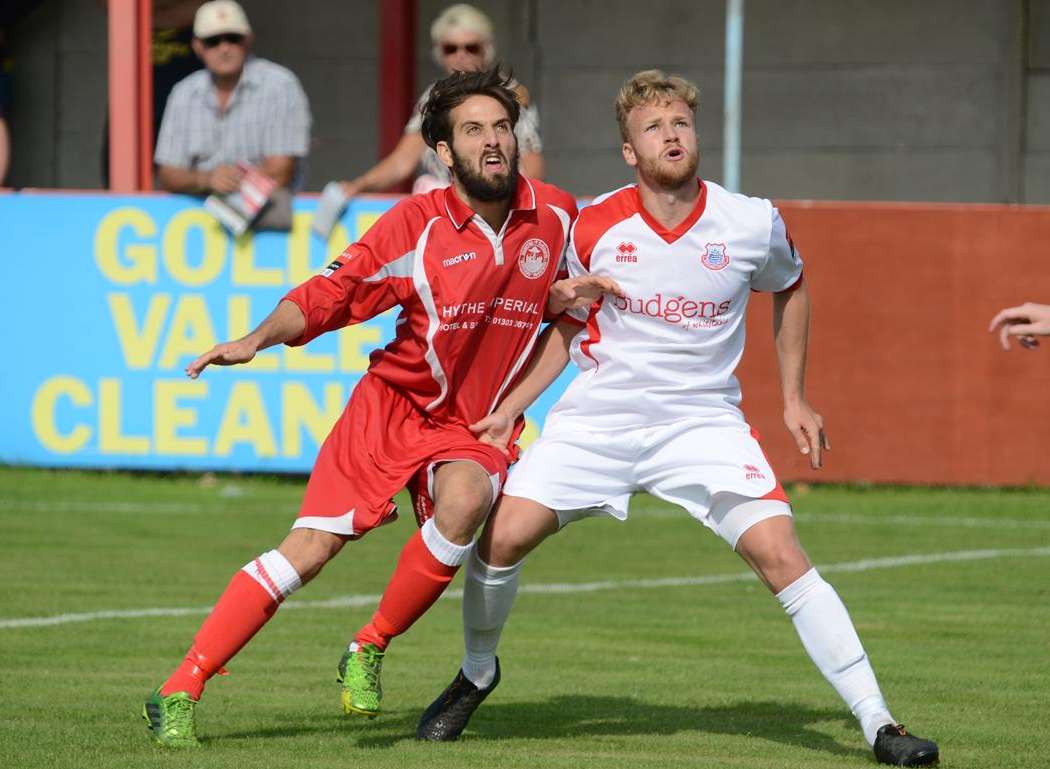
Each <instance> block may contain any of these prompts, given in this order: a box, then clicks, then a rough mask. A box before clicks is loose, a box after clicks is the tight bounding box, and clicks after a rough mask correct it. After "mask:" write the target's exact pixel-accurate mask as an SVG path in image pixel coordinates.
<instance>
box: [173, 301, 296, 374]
mask: <svg viewBox="0 0 1050 769" xmlns="http://www.w3.org/2000/svg"><path fill="white" fill-rule="evenodd" d="M305 330H306V318H305V317H304V316H303V311H302V310H301V309H299V305H297V304H296V303H295V302H291V301H289V300H287V299H282V300H281V301H280V302H278V304H277V307H275V308H274V311H273V312H271V313H270V314H269V315H268V316H267V317H266V320H264V321H263V322H262V323H260V324H259V326H258V327H257V328H256V329H255V330H254V331H252V332H251V333H250V334H248V335H247V336H244V337H241V338H240V339H236V340H234V341H232V342H223V343H222V344H217V345H215V346H214V347H212V348H211V349H210V350H208V352H206V353H204V354H203V355H201V356H200V357H199V358H197V359H196V360H195V361H193V363H191V364H190V365H188V366H187V367H186V374H187V375H188V376H189V377H190V378H191V379H196V378H197V377H199V376H200V375H201V372H202V371H204V369H205V368H207V367H208V366H209V365H212V364H214V365H216V366H234V365H236V364H238V363H248V362H249V361H250V360H251V359H252V358H254V357H255V354H256V353H257V352H259V351H260V350H265V349H266V348H267V347H273V345H275V344H281V343H282V342H288V341H290V340H292V339H298V338H299V337H300V336H302V334H303V331H305Z"/></svg>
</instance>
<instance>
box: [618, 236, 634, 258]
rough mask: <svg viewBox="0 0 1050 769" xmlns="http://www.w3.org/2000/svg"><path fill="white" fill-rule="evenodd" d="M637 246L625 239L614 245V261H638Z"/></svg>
mask: <svg viewBox="0 0 1050 769" xmlns="http://www.w3.org/2000/svg"><path fill="white" fill-rule="evenodd" d="M637 251H638V246H636V245H635V244H634V243H632V242H631V241H629V240H628V241H625V242H623V243H621V244H620V245H618V246H617V247H616V261H618V262H637V261H638V254H637V253H636V252H637Z"/></svg>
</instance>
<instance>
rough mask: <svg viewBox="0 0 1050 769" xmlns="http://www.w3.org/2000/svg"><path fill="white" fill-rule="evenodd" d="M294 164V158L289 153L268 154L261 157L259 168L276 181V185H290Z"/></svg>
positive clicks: (293, 176) (293, 175)
mask: <svg viewBox="0 0 1050 769" xmlns="http://www.w3.org/2000/svg"><path fill="white" fill-rule="evenodd" d="M295 164H296V159H295V158H294V157H292V156H291V155H270V156H268V157H265V158H263V162H262V165H260V166H259V170H260V171H262V172H263V173H264V174H266V175H267V176H269V177H270V178H271V179H273V180H274V181H275V182H277V186H278V187H291V186H292V180H293V179H295Z"/></svg>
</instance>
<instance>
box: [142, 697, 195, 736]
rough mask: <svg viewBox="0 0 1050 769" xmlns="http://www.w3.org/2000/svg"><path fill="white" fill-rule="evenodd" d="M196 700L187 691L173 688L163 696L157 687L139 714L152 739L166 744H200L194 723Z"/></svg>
mask: <svg viewBox="0 0 1050 769" xmlns="http://www.w3.org/2000/svg"><path fill="white" fill-rule="evenodd" d="M196 705H197V700H194V699H190V695H188V694H186V692H172V693H171V694H169V695H168V696H167V697H162V696H161V694H160V689H157V690H156V691H155V692H153V694H151V695H150V696H149V699H147V700H146V704H145V705H143V706H142V717H143V718H144V719H145V720H146V726H147V728H148V729H149V730H150V731H151V732H152V733H153V739H155V740H156V741H157V743H158V744H159V745H163V746H165V747H168V748H199V747H200V741H199V740H198V739H197V733H196V727H195V726H194V723H193V708H194V707H195V706H196Z"/></svg>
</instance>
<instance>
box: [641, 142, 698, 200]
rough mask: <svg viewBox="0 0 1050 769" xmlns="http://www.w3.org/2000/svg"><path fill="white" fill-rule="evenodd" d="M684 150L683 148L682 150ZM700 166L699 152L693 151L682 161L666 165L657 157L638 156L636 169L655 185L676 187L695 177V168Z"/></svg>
mask: <svg viewBox="0 0 1050 769" xmlns="http://www.w3.org/2000/svg"><path fill="white" fill-rule="evenodd" d="M682 151H683V152H685V149H683V150H682ZM699 167H700V153H699V152H694V153H692V154H691V155H687V156H686V159H685V162H684V163H675V164H671V165H667V164H665V163H662V162H660V159H659V158H656V159H649V158H645V159H643V158H638V169H639V170H640V171H641V172H642V176H644V177H645V178H646V179H649V180H650V181H651V182H652V183H653V184H654V185H656V186H657V187H662V188H664V189H669V190H673V189H678V188H679V187H681V186H682V185H683V184H686V183H687V182H689V181H691V180H692V179H695V178H696V169H697V168H699Z"/></svg>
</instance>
